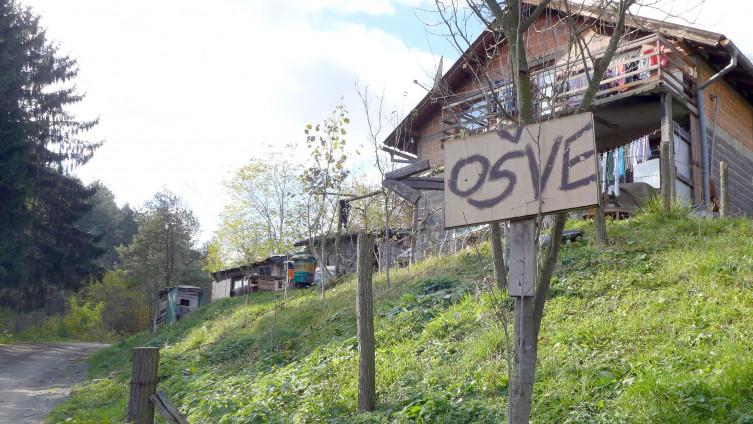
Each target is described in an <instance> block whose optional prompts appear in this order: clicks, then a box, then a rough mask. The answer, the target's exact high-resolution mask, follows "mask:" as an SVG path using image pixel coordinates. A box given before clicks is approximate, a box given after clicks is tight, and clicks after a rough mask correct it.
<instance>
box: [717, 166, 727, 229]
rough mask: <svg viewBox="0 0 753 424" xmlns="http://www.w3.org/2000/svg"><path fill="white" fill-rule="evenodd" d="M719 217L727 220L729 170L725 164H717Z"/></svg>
mask: <svg viewBox="0 0 753 424" xmlns="http://www.w3.org/2000/svg"><path fill="white" fill-rule="evenodd" d="M719 186H720V188H719V191H720V194H719V197H720V198H719V215H721V217H722V218H729V169H728V168H727V162H725V161H721V162H719Z"/></svg>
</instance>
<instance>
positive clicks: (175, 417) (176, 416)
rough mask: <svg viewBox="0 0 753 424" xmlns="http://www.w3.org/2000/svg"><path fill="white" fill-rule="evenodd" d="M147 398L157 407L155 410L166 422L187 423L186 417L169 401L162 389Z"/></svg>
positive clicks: (172, 423)
mask: <svg viewBox="0 0 753 424" xmlns="http://www.w3.org/2000/svg"><path fill="white" fill-rule="evenodd" d="M149 400H151V401H152V403H153V404H154V406H156V407H157V411H159V413H160V415H162V417H163V418H165V421H167V422H168V424H189V422H188V419H187V418H186V417H185V416H184V415H183V414H181V413H180V411H179V410H178V408H177V407H176V406H175V405H174V404H173V403H172V402H171V401H170V399H169V398H168V397H167V393H165V391H164V390H160V391H159V392H157V393H155V394H153V395H151V396H150V397H149Z"/></svg>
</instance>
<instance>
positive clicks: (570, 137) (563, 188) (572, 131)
mask: <svg viewBox="0 0 753 424" xmlns="http://www.w3.org/2000/svg"><path fill="white" fill-rule="evenodd" d="M596 175H597V174H596V144H595V139H594V129H593V115H592V114H591V113H590V112H588V113H584V114H580V115H573V116H568V117H565V118H560V119H556V120H551V121H545V122H542V123H541V124H532V125H528V126H526V127H512V128H509V129H506V130H503V131H495V132H488V133H483V134H478V135H474V136H470V137H466V138H463V139H460V140H450V141H447V142H445V174H444V178H445V226H446V227H447V228H454V227H462V226H468V225H474V224H480V223H486V222H492V221H499V220H506V219H515V218H522V217H527V216H535V215H537V214H538V213H539V212H541V213H544V214H546V213H553V212H558V211H564V210H572V209H578V208H586V207H592V206H595V205H597V204H598V203H599V201H598V184H597V178H596Z"/></svg>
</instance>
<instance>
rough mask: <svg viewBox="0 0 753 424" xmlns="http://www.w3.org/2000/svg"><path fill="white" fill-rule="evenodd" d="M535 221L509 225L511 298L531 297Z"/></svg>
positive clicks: (528, 219)
mask: <svg viewBox="0 0 753 424" xmlns="http://www.w3.org/2000/svg"><path fill="white" fill-rule="evenodd" d="M535 238H536V220H535V219H533V218H527V219H521V220H519V221H512V222H511V223H510V239H511V246H510V274H509V276H508V277H509V278H508V284H509V288H508V292H509V293H510V296H513V297H527V296H533V288H534V284H536V245H535Z"/></svg>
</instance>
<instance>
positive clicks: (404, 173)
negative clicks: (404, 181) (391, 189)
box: [384, 159, 431, 180]
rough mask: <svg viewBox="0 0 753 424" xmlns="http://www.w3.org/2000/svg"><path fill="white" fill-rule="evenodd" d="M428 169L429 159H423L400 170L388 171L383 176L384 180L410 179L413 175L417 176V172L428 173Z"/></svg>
mask: <svg viewBox="0 0 753 424" xmlns="http://www.w3.org/2000/svg"><path fill="white" fill-rule="evenodd" d="M430 168H431V166H429V159H424V160H420V161H417V162H415V163H412V164H410V165H407V166H404V167H402V168H400V169H396V170H394V171H390V172H388V173H386V174H384V178H385V179H390V180H399V179H401V178H406V177H410V176H411V175H413V174H418V173H419V172H424V171H428V170H429V169H430Z"/></svg>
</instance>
